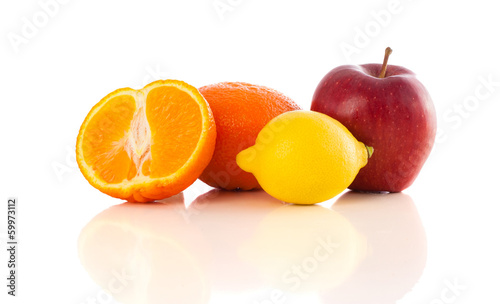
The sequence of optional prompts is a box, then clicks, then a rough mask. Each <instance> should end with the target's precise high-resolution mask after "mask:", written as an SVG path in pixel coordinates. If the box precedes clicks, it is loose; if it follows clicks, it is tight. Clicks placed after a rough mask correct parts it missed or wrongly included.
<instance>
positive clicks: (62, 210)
mask: <svg viewBox="0 0 500 304" xmlns="http://www.w3.org/2000/svg"><path fill="white" fill-rule="evenodd" d="M49 2H51V1H49V0H41V1H32V0H29V1H6V0H3V1H2V2H1V4H0V86H1V91H2V94H1V96H2V97H1V99H0V100H1V101H0V102H1V110H0V135H1V137H0V139H1V141H0V142H1V145H0V149H1V150H0V163H1V166H0V172H1V173H0V200H2V201H3V202H6V201H7V198H8V197H11V196H14V197H18V199H19V204H20V205H19V206H20V207H19V228H18V233H19V242H20V246H19V247H20V249H19V256H18V262H19V287H18V288H19V289H18V293H19V296H18V297H17V298H16V299H14V298H12V297H7V296H6V288H4V286H5V285H6V282H7V280H6V279H4V276H6V271H7V255H6V251H5V250H4V249H3V248H4V245H5V240H6V234H5V231H6V212H5V211H6V208H5V203H2V206H4V207H2V211H1V213H0V214H1V220H0V224H1V225H0V233H1V234H0V236H1V237H2V245H1V246H2V248H1V254H0V272H1V273H2V276H1V277H0V286H1V287H0V292H1V296H0V298H1V299H2V300H1V301H2V303H5V299H7V303H35V302H43V303H45V302H48V301H49V300H50V302H51V303H75V304H76V303H90V302H88V301H89V299H92V298H94V299H95V298H96V297H98V296H101V300H99V301H100V302H102V303H109V302H110V301H109V299H108V298H106V297H102V292H103V291H102V289H101V287H99V286H98V285H97V284H96V283H95V282H94V280H93V279H92V278H91V275H89V273H88V272H87V270H85V269H86V268H85V267H83V266H82V264H81V261H80V258H79V256H78V247H77V243H78V236H79V235H80V232H81V230H82V228H83V227H84V226H85V225H86V224H87V223H88V222H90V220H91V219H92V218H93V217H94V216H96V215H97V214H99V213H100V212H101V211H103V210H105V209H106V208H108V207H110V206H112V205H117V204H120V203H121V202H120V201H119V200H116V199H112V198H110V197H107V196H106V195H104V194H101V193H100V192H99V191H97V190H95V189H93V188H92V187H91V186H90V185H89V184H88V183H87V182H86V181H85V179H84V178H83V176H82V175H81V174H80V172H79V170H78V168H76V167H75V162H74V152H73V150H74V148H73V147H74V144H75V139H76V135H77V134H78V129H79V127H80V124H81V122H82V121H83V119H84V118H85V115H86V114H87V113H88V111H89V110H90V108H91V107H92V106H93V105H94V104H95V103H97V102H98V101H99V100H100V99H101V98H102V97H103V96H105V95H106V94H107V93H109V92H111V91H113V90H115V89H117V88H121V87H132V88H136V89H139V88H141V87H142V86H144V85H145V84H147V83H149V82H151V81H153V80H157V79H164V78H173V79H180V80H184V81H186V82H188V83H190V84H192V85H194V86H197V87H199V86H202V85H206V84H211V83H216V82H219V81H245V82H250V83H255V84H261V85H266V86H269V87H272V88H275V89H277V90H279V91H282V92H283V93H285V94H287V95H288V96H290V97H292V98H293V99H294V100H295V101H296V102H297V103H298V104H300V105H301V106H302V107H303V108H304V109H308V108H309V106H310V100H311V97H312V94H313V92H314V90H315V87H316V85H317V83H318V82H319V81H320V79H321V78H322V77H323V76H324V75H325V74H326V73H327V72H328V71H329V70H331V69H332V68H334V67H336V66H338V65H343V64H362V63H372V62H373V63H379V62H381V61H382V58H383V51H384V49H385V47H386V46H391V48H392V49H393V54H392V56H391V58H390V64H396V65H402V66H405V67H407V68H409V69H411V70H413V71H414V72H415V73H416V74H417V75H418V78H419V80H420V81H421V82H422V83H423V84H424V85H425V86H426V87H427V89H428V91H429V92H430V94H431V96H432V98H433V100H434V103H435V107H436V110H437V114H438V126H439V128H440V130H441V131H439V132H440V133H439V135H438V138H437V142H436V144H435V147H434V150H433V152H432V154H431V156H430V158H429V160H428V161H427V163H426V165H425V166H424V169H423V170H422V171H421V173H420V175H419V177H418V179H417V180H416V182H415V183H414V184H413V185H412V186H411V187H410V188H409V189H407V190H405V191H404V193H405V194H406V195H407V196H409V197H410V200H411V202H410V205H412V204H414V207H415V208H416V209H415V210H417V211H416V213H415V214H413V216H414V217H417V218H418V219H419V220H420V221H421V223H422V227H423V228H421V227H420V226H419V225H418V224H416V226H414V227H413V226H411V227H410V228H408V229H417V230H418V231H417V232H416V233H417V234H419V235H422V233H423V234H425V235H426V238H425V241H422V239H420V240H421V242H423V243H421V244H415V243H412V241H411V240H410V241H408V239H406V241H408V244H407V245H408V246H410V245H411V244H413V245H411V246H415V247H416V248H417V249H419V250H420V251H418V250H417V251H418V252H419V255H417V256H413V258H414V259H415V260H408V261H406V262H405V263H404V264H403V265H407V267H408V268H411V267H410V266H409V265H410V264H412V263H416V262H415V261H416V260H418V261H424V263H423V264H422V266H421V268H420V269H418V270H417V271H415V272H414V273H411V274H410V273H409V272H405V270H404V269H405V268H404V267H406V266H402V268H403V270H401V267H400V269H399V270H398V271H396V270H394V271H385V272H384V270H387V269H385V268H387V267H389V266H387V265H389V264H390V262H391V260H394V259H397V257H398V256H399V255H400V254H402V253H401V252H399V251H398V250H403V251H405V250H406V251H407V249H408V248H407V247H405V246H400V243H397V242H404V240H405V237H404V235H398V234H397V231H394V230H391V229H389V230H388V231H386V233H388V235H389V237H388V239H387V240H388V244H392V245H391V246H394V247H391V246H389V245H386V246H384V249H380V250H382V251H380V252H379V255H380V256H382V257H379V258H381V259H382V261H380V260H377V261H376V262H377V263H378V262H380V263H378V264H377V263H376V265H378V266H376V267H373V268H367V269H368V270H366V271H367V276H368V277H369V276H370V274H371V275H372V276H373V280H371V281H370V280H364V281H363V280H361V279H360V280H357V279H352V280H351V281H348V282H347V281H346V282H347V283H343V284H345V286H344V285H340V286H341V287H340V288H344V287H345V288H344V289H345V290H350V289H349V288H353V289H352V290H355V291H356V293H357V294H358V297H359V294H361V295H363V294H365V292H364V290H367V292H366V294H365V299H364V300H361V299H362V298H363V297H360V298H359V299H358V300H357V301H358V303H362V302H365V301H366V303H389V302H394V301H397V303H444V300H446V301H448V303H483V302H484V303H498V302H499V301H500V293H498V291H497V290H498V286H499V285H500V276H499V275H498V274H499V271H500V262H499V261H498V257H499V256H500V246H498V242H499V232H500V222H499V221H498V212H499V211H500V199H499V198H498V184H499V182H500V178H499V176H498V172H499V170H500V161H499V157H498V154H499V151H500V144H499V143H498V139H499V136H498V134H499V131H500V120H499V119H498V113H500V103H499V102H498V98H499V96H500V94H499V91H500V84H499V82H500V68H499V67H500V60H499V59H498V58H499V54H500V43H499V42H498V41H499V40H498V29H499V28H500V18H498V9H497V7H496V6H494V4H492V3H493V2H492V1H489V0H476V1H474V2H472V1H469V2H463V1H462V2H460V1H459V2H457V1H430V0H420V1H410V0H400V1H391V0H376V1H317V0H311V1H284V0H283V1H264V0H238V1H237V0H220V1H214V0H184V1H152V0H147V1H118V0H113V1H78V0H70V1H65V3H63V1H60V2H54V1H52V2H51V3H55V4H56V6H54V5H53V4H52V5H51V6H49V7H48V8H47V7H46V8H45V10H48V11H49V12H48V13H47V12H45V11H44V8H43V7H44V5H43V3H49ZM464 3H468V4H464ZM216 4H217V5H218V7H219V10H217V9H216V6H215V5H216ZM224 7H225V9H224ZM377 16H379V17H377ZM380 18H382V19H380ZM28 23H31V24H33V26H31V27H32V28H31V31H30V30H29V29H28V30H27V27H30V26H29V25H27V24H28ZM360 33H361V34H360ZM362 36H365V37H364V39H363V37H362ZM346 45H350V46H351V47H353V48H355V49H356V52H355V53H352V54H347V53H346V52H345V51H343V47H344V48H345V47H346ZM482 79H486V80H487V79H490V81H493V82H494V83H496V85H492V86H491V87H490V88H489V89H490V90H488V89H486V90H485V88H482V89H481V88H480V89H478V87H480V86H483V80H482ZM478 90H480V91H478ZM478 92H480V93H478ZM460 109H462V110H460ZM460 111H461V112H460ZM205 190H206V187H204V186H203V185H202V184H201V183H199V182H197V183H196V184H195V185H194V186H192V187H191V188H189V189H188V190H187V191H185V193H184V199H185V204H186V205H189V204H190V203H191V201H192V200H193V199H195V198H196V197H197V196H198V195H200V194H201V193H203V191H205ZM336 199H337V198H334V199H333V200H331V201H329V202H327V203H324V204H322V205H323V206H324V207H325V208H331V209H333V210H336V207H335V201H336ZM391 199H392V200H393V198H388V200H391ZM405 199H406V200H407V197H406V198H405ZM234 200H238V198H237V197H235V198H234ZM374 200H376V199H374ZM378 200H379V201H380V199H378ZM362 205H363V206H364V205H366V206H368V205H369V204H362ZM380 205H381V206H380V208H379V209H378V210H377V208H374V205H369V206H370V208H372V209H370V210H374V211H373V214H379V215H380V214H385V215H386V216H387V215H388V216H389V218H392V219H398V218H400V217H401V218H405V216H408V214H401V213H400V212H408V210H406V209H404V208H403V209H404V210H398V208H393V205H392V203H391V204H389V205H387V204H384V203H380ZM344 208H348V209H349V208H350V207H346V206H344ZM367 208H368V207H367ZM383 208H386V209H383ZM222 209H224V208H222ZM233 209H234V208H233ZM233 209H232V208H231V207H227V210H228V211H227V212H226V213H224V212H222V211H221V212H222V214H224V217H221V215H219V213H217V212H209V211H208V210H209V209H206V210H205V209H203V210H199V212H198V213H199V216H200V217H201V218H203V219H204V220H205V221H207V224H206V225H208V226H210V223H216V222H218V221H221V220H222V221H224V219H227V217H231V216H238V215H237V214H236V215H235V214H229V215H228V213H231V212H233V211H234V212H238V210H233ZM338 210H341V209H338ZM367 210H368V209H367ZM405 210H406V211H405ZM240 211H241V210H240ZM247 211H248V210H247ZM339 212H340V211H339ZM348 213H349V212H346V214H348ZM363 214H364V213H363ZM358 215H359V214H358ZM358 215H356V216H354V218H355V220H357V221H360V220H363V221H364V222H363V223H364V225H365V227H379V226H377V225H379V224H380V223H379V222H377V221H378V220H379V218H378V217H375V216H374V217H371V216H367V215H366V214H364V215H363V216H361V217H360V216H358ZM345 217H346V218H347V219H348V221H350V220H351V219H352V218H350V217H349V216H348V215H345ZM281 220H283V221H285V222H286V221H287V219H286V218H284V219H281ZM355 220H352V222H353V223H352V224H353V225H354V222H355ZM396 222H397V221H396ZM286 223H287V224H289V225H290V227H293V224H294V223H293V222H286ZM229 224H230V223H228V225H229ZM232 224H233V225H238V223H232ZM241 225H244V224H241ZM370 225H372V226H370ZM271 226H272V225H271ZM354 226H355V225H354ZM204 227H205V226H204ZM272 227H273V226H272ZM272 227H271V228H268V229H270V230H272V229H273V228H272ZM275 228H276V227H275ZM203 229H208V228H206V227H205V228H203ZM231 229H232V228H231V227H228V228H227V229H226V230H231ZM240 229H242V228H241V227H240ZM248 229H250V230H251V228H248ZM325 229H327V228H325ZM374 229H375V230H373V229H371V230H370V229H369V230H367V231H365V232H360V231H358V232H359V233H361V234H362V235H363V237H364V238H366V239H367V242H368V244H370V242H375V243H376V242H377V238H380V233H384V231H382V230H380V231H379V230H377V229H378V228H374ZM393 229H397V228H394V227H393ZM208 230H209V229H208ZM243 230H244V229H243ZM358 230H361V231H362V230H363V229H362V228H359V229H358ZM236 231H239V230H236ZM250 232H252V231H250ZM269 233H270V234H272V231H270V232H269ZM377 233H378V234H377ZM222 237H223V236H218V235H217V234H212V237H205V241H207V242H208V243H213V244H217V243H220V242H221V239H220V238H222ZM235 239H239V238H238V237H235ZM391 241H392V243H391ZM297 243H298V244H299V245H300V238H298V240H297ZM391 248H395V249H394V250H393V249H391ZM409 248H411V247H409ZM384 250H385V251H384ZM370 252H371V251H368V255H370V254H371V253H373V252H371V253H370ZM285 253H286V252H285ZM165 254H166V255H167V256H166V257H165V258H166V259H167V258H168V253H165ZM197 254H199V253H197ZM218 254H227V255H228V256H229V255H231V252H230V251H228V252H225V251H224V250H221V251H218ZM201 255H203V254H201ZM383 257H385V259H384V258H383ZM233 258H239V256H233ZM284 258H285V259H286V255H285V256H284ZM228 259H229V258H228ZM384 261H385V262H384ZM150 262H151V261H150ZM219 262H220V259H219ZM151 263H152V262H151ZM384 263H386V264H384ZM215 265H216V266H217V265H218V264H215ZM144 267H146V268H147V267H151V269H155V267H156V265H154V264H151V265H149V266H144ZM221 267H222V266H221ZM320 267H321V265H320ZM238 269H239V268H238ZM238 269H236V270H233V271H232V272H231V273H230V274H226V273H224V272H223V271H220V272H219V275H220V276H228V277H226V278H225V280H238V278H244V277H246V276H247V275H248V274H247V273H246V272H245V270H244V267H243V268H242V270H241V271H239V270H238ZM359 271H360V270H358V272H359ZM363 271H364V270H363ZM377 273H380V275H381V276H382V275H385V276H393V277H392V279H393V281H390V282H393V283H394V282H398V281H405V280H408V281H412V280H413V281H414V282H413V283H412V284H411V285H409V286H405V287H404V288H403V290H400V291H398V292H399V293H398V295H397V296H395V297H396V298H394V299H391V300H387V302H382V300H381V299H382V298H383V297H380V296H377V295H375V294H373V293H370V292H368V290H372V291H373V286H377V290H378V292H380V293H384V294H389V293H391V288H392V287H391V286H393V285H391V286H388V285H387V283H384V282H385V281H384V279H383V278H382V277H378V278H377V275H376V274H377ZM373 274H375V275H373ZM172 275H173V274H170V273H164V277H162V276H161V275H160V277H159V278H160V280H161V279H162V278H163V279H165V280H168V279H169V278H171V277H172ZM176 275H179V276H182V272H181V273H180V274H179V273H176ZM313 275H314V273H313ZM207 276H208V277H209V278H210V279H211V280H212V282H213V281H217V278H213V277H211V275H207ZM229 276H230V277H229ZM411 276H414V277H413V278H411V279H410V277H411ZM347 277H348V276H347ZM360 277H363V276H362V275H359V273H358V276H357V278H360ZM352 278H355V276H352ZM323 279H324V278H323ZM344 279H345V278H344ZM310 280H311V281H310V283H311V284H312V285H314V284H316V283H317V285H318V286H321V280H322V279H321V278H318V281H317V282H316V281H315V280H316V279H315V278H311V279H310ZM259 282H261V281H257V283H255V284H254V285H251V286H253V287H251V286H250V284H249V285H248V286H247V287H248V289H246V290H244V291H242V290H232V289H231V288H219V287H217V286H218V285H217V284H214V285H210V286H211V287H209V290H210V294H211V296H210V299H209V300H208V299H207V301H210V302H209V303H226V302H227V303H231V302H230V301H238V302H239V303H272V301H271V299H272V295H271V294H272V292H273V290H274V291H276V290H275V286H273V285H272V284H269V285H266V283H265V280H263V281H262V282H261V283H259ZM377 282H378V283H377ZM457 282H458V283H457ZM393 283H391V284H393ZM454 283H457V284H459V285H460V286H461V287H460V288H459V289H458V290H457V291H456V292H455V293H453V292H451V291H449V290H448V291H447V288H448V289H449V285H450V284H454ZM349 284H350V285H349ZM377 284H379V285H377ZM169 286H170V285H168V284H167V283H165V288H166V289H167V290H168V288H169ZM343 286H344V287H343ZM370 286H371V287H370ZM394 288H395V287H394ZM312 290H313V292H303V293H300V294H297V293H294V292H291V291H290V292H289V291H287V290H284V295H283V296H282V297H280V298H279V300H276V301H275V303H295V302H300V301H306V300H307V301H308V302H307V303H334V299H335V291H334V292H333V294H334V296H332V298H327V300H325V297H324V296H323V295H322V294H320V293H319V292H314V290H315V289H314V288H312ZM282 291H283V290H282ZM193 292H194V291H193ZM146 293H147V292H146ZM143 294H144V293H143ZM143 294H141V293H140V292H139V293H138V295H136V296H137V297H138V298H137V299H136V300H130V301H129V303H153V302H154V299H152V298H150V299H149V300H147V301H146V300H144V299H143V298H142V296H141V295H143ZM443 295H444V296H445V297H448V299H443V298H442V297H443ZM139 298H141V299H142V300H139ZM103 299H106V301H104V300H103ZM130 299H132V298H130ZM266 299H267V301H268V302H265V301H264V300H266ZM99 301H97V303H99ZM148 301H149V302H148ZM263 301H264V302H263ZM269 301H271V302H269ZM280 301H281V302H280ZM384 301H386V300H384ZM176 303H182V301H181V300H178V301H177V302H176ZM302 303H304V302H302ZM339 303H340V300H339Z"/></svg>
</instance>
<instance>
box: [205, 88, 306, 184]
mask: <svg viewBox="0 0 500 304" xmlns="http://www.w3.org/2000/svg"><path fill="white" fill-rule="evenodd" d="M199 91H200V93H201V94H202V95H203V97H205V99H206V100H207V102H208V104H209V106H210V109H211V110H212V112H213V115H214V120H215V125H216V130H217V139H216V143H215V150H214V154H213V156H212V160H211V161H210V163H209V164H208V166H207V167H206V168H205V170H204V171H203V173H202V174H201V176H200V180H202V181H203V182H205V183H206V184H208V185H209V186H212V187H216V188H222V189H226V190H234V189H241V190H251V189H262V188H261V187H260V185H259V183H258V182H257V180H256V179H255V177H254V176H253V174H251V173H248V172H245V171H243V170H241V169H240V167H238V165H237V164H236V155H237V154H238V153H239V152H240V151H242V150H244V149H246V148H248V147H250V146H253V145H254V144H255V139H256V138H257V135H258V134H259V132H260V130H262V128H263V127H264V126H265V125H266V124H267V123H268V122H269V121H270V120H271V119H273V118H274V117H276V116H278V115H280V114H282V113H284V112H288V111H293V110H300V107H299V106H298V105H297V104H296V103H295V102H294V101H293V100H292V99H290V98H289V97H287V96H285V95H284V94H282V93H280V92H278V91H276V90H273V89H271V88H267V87H264V86H259V85H253V84H249V83H244V82H221V83H217V84H212V85H208V86H204V87H201V88H199Z"/></svg>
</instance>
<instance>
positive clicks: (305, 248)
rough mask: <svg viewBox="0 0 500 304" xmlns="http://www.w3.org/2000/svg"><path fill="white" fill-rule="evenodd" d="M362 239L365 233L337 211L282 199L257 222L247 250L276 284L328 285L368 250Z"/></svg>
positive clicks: (286, 287) (287, 287) (291, 288)
mask: <svg viewBox="0 0 500 304" xmlns="http://www.w3.org/2000/svg"><path fill="white" fill-rule="evenodd" d="M366 243H367V241H366V237H365V236H363V235H362V234H360V233H359V232H358V231H357V230H356V228H355V227H354V226H353V225H352V224H351V223H350V222H349V220H348V219H347V218H345V217H344V216H342V215H341V214H339V213H338V212H336V211H333V210H330V209H327V208H324V207H321V206H298V205H286V206H282V207H281V208H279V209H276V210H274V211H273V212H271V213H270V214H268V215H267V216H266V217H265V218H264V219H263V220H262V221H261V222H260V224H259V226H258V227H257V229H256V231H255V233H254V235H253V236H252V238H251V239H250V240H249V242H248V243H247V244H246V247H245V248H246V250H245V251H246V258H247V259H248V260H250V261H252V262H253V263H254V265H255V266H256V267H258V269H259V270H260V272H261V275H262V277H263V278H264V279H265V281H266V282H267V283H268V284H270V285H271V286H273V287H274V288H277V289H280V290H282V291H285V292H292V293H295V292H304V291H309V292H310V291H326V290H329V289H332V288H334V287H336V286H338V285H339V284H341V283H343V282H344V281H345V280H347V278H348V277H349V276H350V275H351V274H352V273H353V272H354V271H355V269H356V268H357V266H358V265H359V263H360V262H361V261H362V260H363V259H364V258H365V256H366V254H367V246H366Z"/></svg>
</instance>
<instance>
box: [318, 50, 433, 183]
mask: <svg viewBox="0 0 500 304" xmlns="http://www.w3.org/2000/svg"><path fill="white" fill-rule="evenodd" d="M391 52H392V50H391V49H390V48H387V49H386V52H385V58H384V63H383V64H363V65H360V66H354V65H344V66H339V67H337V68H335V69H333V70H331V71H330V72H329V73H328V74H326V76H325V77H324V78H323V79H322V80H321V81H320V83H319V84H318V87H317V88H316V91H315V92H314V96H313V100H312V105H311V110H313V111H318V112H321V113H324V114H327V115H329V116H331V117H333V118H335V119H336V120H338V121H340V122H341V123H342V124H343V125H344V126H346V127H347V128H348V129H349V130H350V131H351V133H352V134H353V135H354V136H355V137H356V138H357V139H358V140H359V141H361V142H363V143H364V144H366V145H367V146H371V147H373V148H374V153H373V156H372V157H371V158H370V159H369V161H368V164H367V165H366V166H365V167H364V168H362V169H361V170H360V171H359V174H358V175H357V176H356V178H355V179H354V182H353V183H352V184H351V185H350V186H349V188H350V189H352V190H358V191H388V192H400V191H402V190H404V189H406V188H408V187H409V186H410V185H411V184H412V183H413V181H414V180H415V178H416V177H417V175H418V173H419V172H420V169H422V166H423V165H424V162H425V161H426V159H427V157H428V156H429V153H430V152H431V149H432V145H433V144H434V138H435V135H436V112H435V109H434V105H433V103H432V100H431V97H430V96H429V93H428V92H427V90H426V89H425V87H424V86H423V85H422V83H420V81H418V80H417V78H416V77H415V74H414V73H413V72H411V71H410V70H408V69H406V68H403V67H400V66H395V65H387V61H388V58H389V55H390V54H391Z"/></svg>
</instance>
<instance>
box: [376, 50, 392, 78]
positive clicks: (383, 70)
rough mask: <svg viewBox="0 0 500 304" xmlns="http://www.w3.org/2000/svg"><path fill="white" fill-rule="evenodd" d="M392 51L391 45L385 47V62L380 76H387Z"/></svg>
mask: <svg viewBox="0 0 500 304" xmlns="http://www.w3.org/2000/svg"><path fill="white" fill-rule="evenodd" d="M391 53H392V49H391V48H390V47H387V48H386V49H385V56H384V63H382V70H381V71H380V74H379V75H378V78H384V77H385V72H386V71H387V62H388V61H389V55H391Z"/></svg>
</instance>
